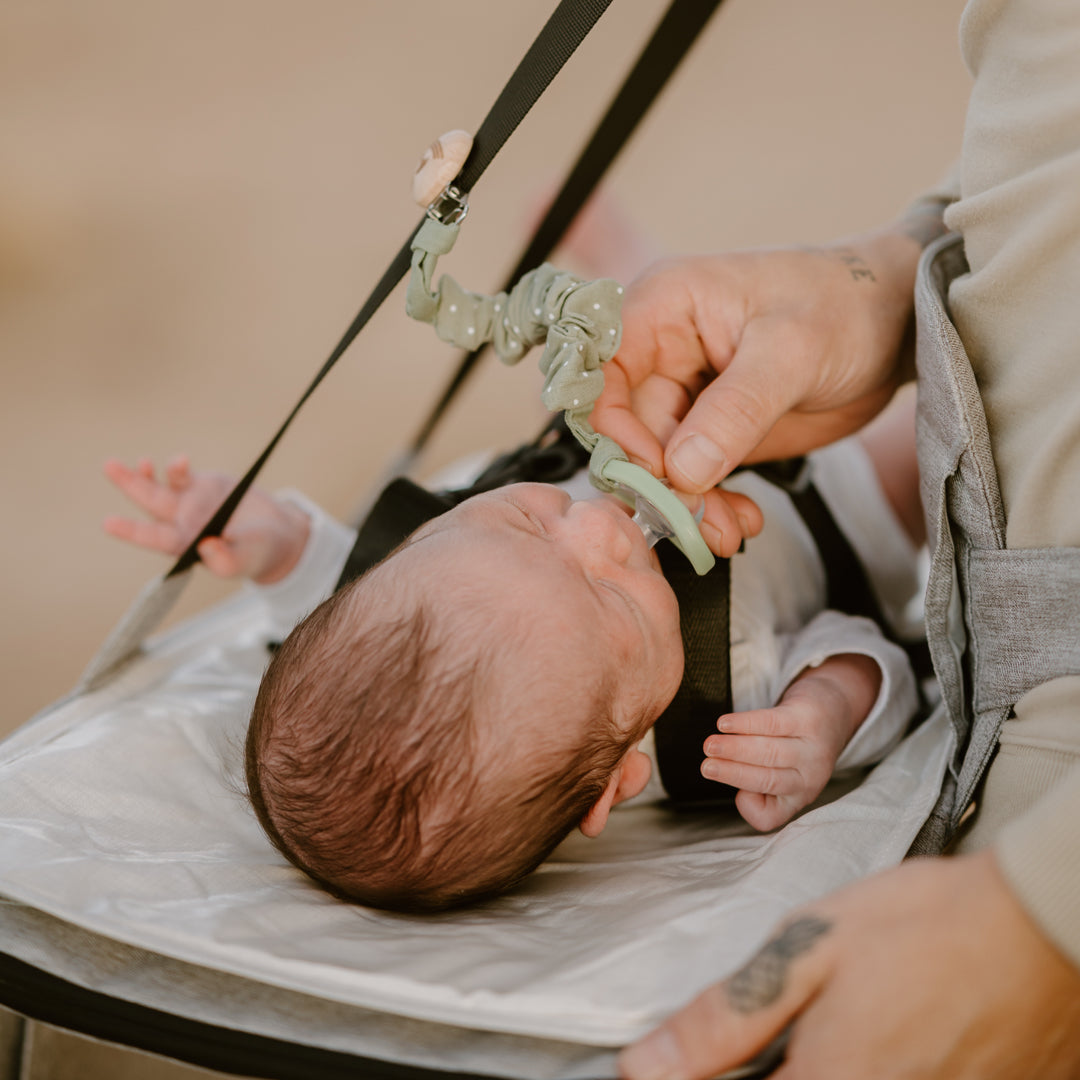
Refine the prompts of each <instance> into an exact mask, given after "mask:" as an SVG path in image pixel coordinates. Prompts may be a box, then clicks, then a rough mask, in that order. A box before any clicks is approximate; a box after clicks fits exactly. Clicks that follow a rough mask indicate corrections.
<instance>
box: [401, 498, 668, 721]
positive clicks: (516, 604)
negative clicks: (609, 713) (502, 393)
mask: <svg viewBox="0 0 1080 1080" xmlns="http://www.w3.org/2000/svg"><path fill="white" fill-rule="evenodd" d="M385 571H390V572H392V573H393V574H394V575H395V577H397V578H398V581H399V582H400V583H401V584H403V585H404V587H406V588H410V589H412V588H421V589H423V590H424V592H425V594H426V595H427V596H429V597H430V596H434V597H438V596H447V597H451V598H456V599H457V602H458V604H459V606H467V605H469V604H470V602H472V601H475V602H476V603H475V606H476V607H477V609H478V610H480V611H482V612H483V611H487V612H488V613H492V614H493V618H492V619H491V622H490V625H489V624H487V623H485V625H484V626H483V627H478V628H477V630H476V640H477V643H478V645H481V644H482V642H483V641H484V640H488V641H491V640H492V639H493V638H494V640H495V641H497V643H498V648H499V649H500V652H503V653H505V652H506V650H507V647H509V651H510V655H511V656H512V657H513V663H514V665H515V667H516V671H515V672H514V673H513V675H514V678H515V679H516V680H517V681H518V683H519V685H520V686H521V687H522V689H524V690H526V692H528V688H529V687H530V686H540V687H542V688H543V689H544V696H545V697H546V696H548V692H549V691H552V692H553V691H555V690H556V689H561V687H562V686H563V685H565V687H567V688H572V687H576V689H577V691H578V692H582V691H585V690H587V689H588V688H589V687H595V686H597V685H598V684H599V683H600V680H602V679H604V680H606V685H608V686H610V687H611V688H612V692H613V694H614V706H615V707H614V715H615V718H616V720H617V721H623V720H624V718H625V722H630V718H632V717H640V716H641V715H643V714H648V715H650V716H651V717H652V718H654V719H655V717H656V716H657V715H658V714H659V713H660V712H661V711H662V710H663V709H664V708H665V707H666V705H667V704H668V702H669V701H670V700H671V698H672V697H673V696H674V694H675V691H676V690H677V689H678V686H679V680H680V679H681V678H682V669H683V651H682V639H681V636H680V633H679V609H678V604H677V602H676V600H675V594H674V593H673V592H672V591H671V588H670V586H669V585H668V583H667V581H666V580H665V579H664V577H663V575H662V574H661V572H660V565H659V560H658V559H657V558H656V556H655V555H654V554H653V552H652V551H650V550H649V547H648V545H647V544H646V542H645V538H644V537H643V536H642V534H641V532H640V530H639V529H638V528H637V526H635V525H634V524H633V522H632V521H631V520H630V516H629V513H628V511H627V510H626V508H625V507H623V506H622V504H621V503H619V502H618V500H616V499H614V498H612V497H609V496H601V497H599V498H597V499H591V500H588V501H585V502H573V501H571V499H570V497H569V496H568V495H567V494H566V493H565V492H563V491H561V490H560V489H558V488H555V487H552V486H550V485H548V484H514V485H511V486H509V487H504V488H499V489H498V490H496V491H493V492H488V493H486V494H484V495H478V496H474V497H473V498H471V499H469V500H468V501H466V502H464V503H462V504H461V505H460V506H457V507H455V508H454V509H453V510H451V511H449V512H448V513H446V514H443V515H442V516H441V517H438V518H436V519H435V520H434V521H431V522H429V523H428V524H427V525H425V526H423V527H422V528H421V529H419V530H417V532H416V533H414V534H413V536H412V537H411V538H410V540H409V541H408V543H407V544H406V546H405V547H404V548H403V549H402V550H401V551H400V552H399V553H398V554H397V555H396V556H395V557H394V558H393V559H391V560H390V561H389V562H388V563H387V564H385V566H384V572H385ZM519 643H520V652H518V651H517V648H518V645H519Z"/></svg>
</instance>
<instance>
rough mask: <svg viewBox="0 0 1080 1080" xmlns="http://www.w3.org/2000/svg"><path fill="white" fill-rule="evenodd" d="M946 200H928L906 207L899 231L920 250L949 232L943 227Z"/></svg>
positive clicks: (946, 205)
mask: <svg viewBox="0 0 1080 1080" xmlns="http://www.w3.org/2000/svg"><path fill="white" fill-rule="evenodd" d="M949 205H950V204H949V202H948V201H947V200H946V199H928V200H925V201H923V202H917V203H915V204H914V205H913V206H910V207H908V209H907V210H906V211H905V212H904V216H903V217H902V218H901V219H900V231H901V232H902V233H903V234H904V235H905V236H908V237H910V238H911V239H912V240H914V241H915V243H916V244H918V245H919V247H921V248H925V247H929V246H930V245H931V244H932V243H933V242H934V241H935V240H936V239H937V238H938V237H939V236H944V235H945V234H946V233H947V232H948V231H949V230H948V227H947V226H946V225H945V210H946V208H947V207H948V206H949Z"/></svg>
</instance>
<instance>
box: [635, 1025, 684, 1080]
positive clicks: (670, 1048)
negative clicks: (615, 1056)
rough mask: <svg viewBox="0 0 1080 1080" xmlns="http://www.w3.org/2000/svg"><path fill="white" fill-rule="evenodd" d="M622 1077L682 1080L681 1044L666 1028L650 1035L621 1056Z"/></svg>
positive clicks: (646, 1079)
mask: <svg viewBox="0 0 1080 1080" xmlns="http://www.w3.org/2000/svg"><path fill="white" fill-rule="evenodd" d="M619 1074H620V1075H621V1076H624V1077H626V1078H627V1080H682V1078H683V1076H684V1070H683V1067H682V1055H681V1054H680V1053H679V1046H678V1043H676V1042H675V1039H674V1038H673V1036H672V1035H671V1033H670V1032H667V1031H665V1030H664V1029H663V1028H661V1029H660V1030H659V1031H654V1032H653V1033H652V1034H651V1035H646V1036H645V1038H644V1039H642V1040H641V1041H640V1042H636V1043H634V1044H633V1046H628V1047H627V1048H626V1049H625V1050H624V1051H623V1052H622V1053H621V1054H620V1055H619Z"/></svg>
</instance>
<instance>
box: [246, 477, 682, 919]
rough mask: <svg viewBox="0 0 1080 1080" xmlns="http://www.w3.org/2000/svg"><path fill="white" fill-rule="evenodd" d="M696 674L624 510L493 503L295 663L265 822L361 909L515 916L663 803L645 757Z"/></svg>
mask: <svg viewBox="0 0 1080 1080" xmlns="http://www.w3.org/2000/svg"><path fill="white" fill-rule="evenodd" d="M682 663H683V657H682V643H681V638H680V634H679V616H678V607H677V604H676V601H675V597H674V594H673V593H672V592H671V589H670V588H669V586H668V585H667V582H666V581H665V580H664V578H663V577H662V575H661V574H660V572H659V567H658V563H657V561H656V558H655V556H654V555H653V554H652V553H651V552H650V551H649V550H648V547H647V545H646V543H645V541H644V538H643V537H642V536H641V534H640V533H639V532H638V530H637V528H636V527H635V526H634V525H633V523H632V522H631V521H630V519H629V517H628V515H627V514H626V513H625V512H624V510H623V509H622V508H621V507H620V506H619V505H618V504H617V503H615V502H614V501H613V500H598V501H590V502H579V503H571V501H570V499H569V498H568V497H567V496H566V495H565V494H564V493H563V492H562V491H560V490H559V489H557V488H553V487H549V486H547V485H542V484H517V485H514V486H512V487H507V488H501V489H499V490H498V491H495V492H490V493H488V494H485V495H479V496H476V497H474V498H472V499H469V500H468V501H467V502H465V503H462V504H461V505H460V506H458V507H456V508H455V509H454V510H451V511H449V512H448V513H446V514H444V515H443V516H441V517H439V518H436V519H435V520H434V521H432V522H429V523H428V524H427V525H425V526H424V527H422V528H421V529H419V530H417V532H415V533H414V534H413V535H412V537H410V539H409V540H408V541H407V542H406V544H405V545H403V546H402V547H401V548H399V549H398V550H397V551H396V552H395V553H394V554H393V555H392V556H391V557H389V558H388V559H386V560H385V561H384V562H382V563H381V564H379V565H378V566H376V567H375V568H374V569H372V570H371V571H369V572H368V573H367V574H365V575H364V576H363V577H362V578H360V579H359V580H358V581H356V582H354V583H353V584H352V585H350V586H349V587H348V588H346V589H343V590H341V591H339V592H338V593H336V594H335V595H334V596H333V597H331V598H330V599H329V600H327V601H326V602H325V603H323V604H322V605H321V606H320V607H319V608H317V609H316V610H315V611H314V612H313V613H312V614H311V615H310V616H308V618H307V619H305V620H304V621H303V622H302V623H301V624H300V625H299V626H298V627H297V628H296V629H295V630H294V631H293V632H292V634H290V635H289V637H288V638H287V639H286V641H285V642H284V643H283V645H282V646H281V648H280V649H279V650H278V652H277V654H276V655H275V657H274V659H273V660H272V662H271V664H270V666H269V668H268V669H267V672H266V675H265V676H264V678H263V683H262V686H261V687H260V690H259V695H258V698H257V699H256V702H255V708H254V712H253V715H252V721H251V727H250V730H249V732H248V743H247V760H246V767H247V776H248V787H249V791H250V794H251V798H252V802H253V804H254V806H255V809H256V812H257V813H258V816H259V818H260V820H261V822H262V824H263V826H264V828H265V829H266V831H267V833H268V834H269V835H270V837H271V839H272V840H273V841H274V843H275V844H276V845H277V846H278V847H279V848H280V849H281V850H282V851H283V852H284V854H285V855H286V856H287V857H288V858H289V859H290V860H292V862H294V863H295V864H296V865H298V866H299V867H301V868H302V869H303V870H305V871H307V872H308V873H309V874H311V875H312V876H313V877H314V878H316V879H317V880H318V881H319V882H320V883H322V884H323V885H324V886H325V887H327V888H329V889H330V890H331V891H332V892H334V893H336V894H338V895H340V896H343V897H347V898H349V899H354V900H359V901H361V902H363V903H366V904H370V905H373V906H378V907H385V908H390V909H393V910H399V911H406V910H414V911H416V910H428V911H430V910H438V909H441V908H447V907H452V906H456V905H458V904H462V903H466V902H468V901H471V900H476V899H480V898H482V897H485V896H489V895H493V894H495V893H498V892H501V891H503V890H505V889H506V888H508V887H510V886H511V885H513V884H514V883H516V882H517V881H519V880H520V879H521V878H523V877H524V876H525V875H526V874H528V873H529V872H530V871H531V870H533V869H534V868H535V867H536V866H537V865H538V864H539V863H540V862H541V861H543V859H544V858H545V857H546V856H547V855H548V854H549V853H550V852H551V850H552V849H553V848H554V847H555V845H556V844H558V843H559V841H560V840H562V839H563V838H564V837H565V836H566V834H567V833H568V832H569V831H570V830H571V829H572V828H574V827H575V826H580V827H581V829H582V831H583V832H585V833H586V834H587V835H596V834H597V833H599V831H600V830H601V829H602V828H603V826H604V823H605V821H606V820H607V814H608V811H609V810H610V808H611V806H612V805H614V804H615V803H616V802H618V801H620V800H621V799H623V798H628V797H630V796H632V795H634V794H637V792H639V791H640V790H641V789H642V788H643V787H644V786H645V783H646V781H647V780H648V775H649V763H648V759H647V758H645V756H644V755H643V754H642V753H641V752H640V751H639V750H638V749H637V743H638V742H639V741H640V739H641V737H642V736H643V735H644V734H645V732H646V731H647V730H648V728H649V727H650V726H651V724H652V723H653V722H654V721H655V720H656V718H657V716H658V715H659V714H660V712H661V711H662V710H663V709H664V708H665V707H666V705H667V704H668V702H669V701H670V700H671V698H672V697H673V696H674V694H675V691H676V689H677V688H678V685H679V679H680V678H681V674H682Z"/></svg>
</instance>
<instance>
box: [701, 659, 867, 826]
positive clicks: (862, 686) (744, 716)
mask: <svg viewBox="0 0 1080 1080" xmlns="http://www.w3.org/2000/svg"><path fill="white" fill-rule="evenodd" d="M880 687H881V671H880V669H879V668H878V665H877V663H876V662H875V661H874V660H872V659H870V657H867V656H859V655H857V654H854V653H852V654H844V655H840V656H831V657H829V658H828V659H827V660H825V662H824V663H822V664H821V665H819V666H818V667H815V668H807V669H805V670H804V671H802V672H801V673H800V674H799V675H798V676H797V677H796V678H795V679H794V680H793V681H792V683H791V685H790V686H788V688H787V690H785V691H784V695H783V697H782V698H781V699H780V702H779V704H778V705H775V706H774V707H773V708H771V709H753V710H750V711H747V712H741V713H730V714H728V715H726V716H721V717H720V719H719V720H717V722H716V726H717V727H718V728H719V729H720V731H721V732H722V734H720V735H710V736H709V737H708V738H707V739H706V740H705V744H704V750H705V754H706V755H707V756H706V758H705V760H704V761H703V762H702V765H701V774H702V776H705V777H707V778H708V779H709V780H717V781H719V782H720V783H723V784H730V785H731V786H732V787H736V788H739V793H738V795H736V796H735V806H736V807H737V808H738V811H739V813H740V814H742V816H743V817H744V818H745V819H746V820H747V822H749V823H750V824H751V825H752V826H753V827H754V828H755V829H760V830H761V831H762V832H767V831H769V830H770V829H776V828H779V827H780V826H781V825H784V824H786V823H787V822H789V821H790V820H791V819H792V818H793V817H794V816H795V814H797V813H798V812H799V811H800V810H801V809H802V808H803V807H804V806H808V805H809V804H810V803H812V802H813V801H814V799H816V798H817V797H818V795H820V794H821V792H822V790H823V789H824V787H825V785H826V784H827V783H828V781H829V777H830V776H832V771H833V767H834V766H835V764H836V760H837V758H839V757H840V754H841V751H843V749H844V747H845V746H846V745H847V743H848V740H849V739H850V738H851V736H852V735H854V734H855V731H856V730H857V729H858V727H859V725H860V724H861V723H862V722H863V720H865V719H866V717H867V716H868V715H869V713H870V710H871V709H872V708H873V706H874V702H875V701H876V700H877V695H878V690H879V689H880Z"/></svg>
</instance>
